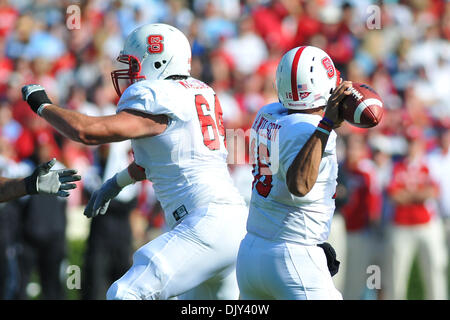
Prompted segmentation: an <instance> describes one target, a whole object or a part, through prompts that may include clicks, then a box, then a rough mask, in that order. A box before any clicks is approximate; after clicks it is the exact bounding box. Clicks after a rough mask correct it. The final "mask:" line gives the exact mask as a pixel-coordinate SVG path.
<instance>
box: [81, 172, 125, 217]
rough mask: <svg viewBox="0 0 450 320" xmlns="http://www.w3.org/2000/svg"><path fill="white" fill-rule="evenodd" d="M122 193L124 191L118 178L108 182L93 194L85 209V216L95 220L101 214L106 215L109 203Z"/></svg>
mask: <svg viewBox="0 0 450 320" xmlns="http://www.w3.org/2000/svg"><path fill="white" fill-rule="evenodd" d="M120 191H122V187H120V186H119V185H118V184H117V179H116V176H114V177H112V178H111V179H109V180H107V181H106V182H105V183H104V184H103V185H102V186H101V188H100V189H98V190H96V191H95V192H94V193H93V194H92V196H91V199H89V202H88V204H87V206H86V209H84V215H85V216H86V217H88V218H93V217H95V216H97V215H99V214H102V215H103V214H105V213H106V210H108V206H109V203H110V202H111V200H112V199H113V198H115V197H116V196H117V195H118V194H119V193H120Z"/></svg>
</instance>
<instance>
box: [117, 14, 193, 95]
mask: <svg viewBox="0 0 450 320" xmlns="http://www.w3.org/2000/svg"><path fill="white" fill-rule="evenodd" d="M117 61H119V62H122V63H125V64H127V65H128V68H127V69H120V70H115V71H113V72H111V77H112V81H113V85H114V88H115V89H116V92H117V94H118V95H119V96H121V95H122V93H123V91H122V90H121V88H120V84H119V80H127V82H128V83H127V84H128V85H130V84H133V83H135V82H136V81H140V80H144V79H147V80H155V79H165V78H167V77H169V76H172V75H181V76H189V75H190V71H191V46H190V44H189V41H188V39H187V38H186V36H185V35H184V34H183V33H182V32H181V31H180V30H178V29H177V28H175V27H172V26H170V25H167V24H162V23H155V24H147V25H143V26H141V27H139V28H137V29H135V30H134V31H133V32H131V33H130V35H129V36H128V37H127V39H126V40H125V44H124V47H123V50H122V51H121V52H120V55H119V57H118V58H117Z"/></svg>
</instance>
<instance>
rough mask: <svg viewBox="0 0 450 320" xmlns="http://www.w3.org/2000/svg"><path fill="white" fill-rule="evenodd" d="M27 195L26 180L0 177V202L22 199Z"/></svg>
mask: <svg viewBox="0 0 450 320" xmlns="http://www.w3.org/2000/svg"><path fill="white" fill-rule="evenodd" d="M26 194H27V189H26V186H25V181H24V179H8V178H4V177H0V202H6V201H10V200H14V199H16V198H20V197H22V196H24V195H26Z"/></svg>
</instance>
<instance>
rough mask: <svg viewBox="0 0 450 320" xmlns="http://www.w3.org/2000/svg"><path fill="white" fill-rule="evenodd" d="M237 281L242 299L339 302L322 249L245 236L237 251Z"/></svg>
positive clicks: (249, 235) (339, 297) (337, 292)
mask: <svg viewBox="0 0 450 320" xmlns="http://www.w3.org/2000/svg"><path fill="white" fill-rule="evenodd" d="M236 273H237V280H238V284H239V289H240V291H241V299H243V300H271V299H277V300H309V299H319V300H331V299H336V300H340V299H342V295H341V294H340V293H339V291H338V290H337V289H336V288H335V286H334V284H333V280H332V279H331V275H330V272H329V270H328V267H327V260H326V257H325V253H324V251H323V249H322V248H320V247H317V246H303V245H300V244H295V243H289V242H285V241H270V240H267V239H263V238H260V237H257V236H255V235H253V234H250V233H248V234H247V235H246V236H245V238H244V240H242V242H241V246H240V248H239V254H238V260H237V266H236Z"/></svg>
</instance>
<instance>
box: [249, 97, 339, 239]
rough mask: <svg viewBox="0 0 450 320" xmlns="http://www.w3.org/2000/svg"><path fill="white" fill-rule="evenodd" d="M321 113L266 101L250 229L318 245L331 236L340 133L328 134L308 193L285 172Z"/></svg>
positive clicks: (259, 121) (258, 130) (256, 149)
mask: <svg viewBox="0 0 450 320" xmlns="http://www.w3.org/2000/svg"><path fill="white" fill-rule="evenodd" d="M321 119H322V117H320V116H318V115H311V114H304V113H293V114H288V109H286V108H284V107H283V106H282V105H281V104H280V103H272V104H269V105H266V106H264V107H263V108H261V110H260V111H259V112H258V114H257V115H256V118H255V121H254V122H253V126H252V130H251V132H252V133H251V139H250V148H251V149H250V150H251V152H252V154H253V155H254V159H255V161H254V163H255V164H254V170H253V176H254V178H255V180H254V181H253V186H252V188H253V190H252V198H251V202H250V213H249V217H248V221H247V231H248V232H249V233H253V234H256V235H258V236H260V237H263V238H267V239H270V240H285V241H292V242H296V243H300V244H304V245H314V244H318V243H322V242H324V241H325V240H326V239H327V238H328V234H329V230H330V224H331V219H332V216H333V213H334V209H335V204H334V194H335V191H336V184H337V183H336V178H337V170H338V169H337V168H338V165H337V158H336V133H335V132H334V131H332V132H331V133H330V136H329V138H328V142H327V145H326V148H325V152H324V156H323V158H322V161H321V162H320V168H319V175H318V177H317V181H316V183H315V184H314V186H313V188H312V189H311V191H310V192H309V193H308V194H307V195H306V196H304V197H296V196H294V195H293V194H292V193H290V192H289V190H288V188H287V184H286V173H287V171H288V169H289V167H290V165H291V164H292V162H293V160H294V158H295V157H296V156H297V154H298V152H299V151H300V149H301V148H302V147H303V145H304V144H305V143H306V142H307V141H308V139H309V138H310V136H311V135H312V134H313V132H314V131H315V130H316V127H317V125H318V124H319V121H320V120H321Z"/></svg>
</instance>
